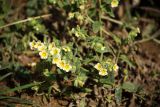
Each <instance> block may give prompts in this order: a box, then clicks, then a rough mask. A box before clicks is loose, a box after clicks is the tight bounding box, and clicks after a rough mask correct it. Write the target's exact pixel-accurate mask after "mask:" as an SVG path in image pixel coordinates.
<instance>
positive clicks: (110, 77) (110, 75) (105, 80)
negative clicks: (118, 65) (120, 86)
mask: <svg viewBox="0 0 160 107" xmlns="http://www.w3.org/2000/svg"><path fill="white" fill-rule="evenodd" d="M100 82H101V83H102V84H108V85H113V84H114V73H113V72H109V73H108V77H107V78H106V77H104V78H101V79H100Z"/></svg>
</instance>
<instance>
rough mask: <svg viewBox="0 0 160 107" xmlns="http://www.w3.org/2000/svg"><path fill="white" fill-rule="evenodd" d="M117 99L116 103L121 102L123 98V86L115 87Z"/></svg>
mask: <svg viewBox="0 0 160 107" xmlns="http://www.w3.org/2000/svg"><path fill="white" fill-rule="evenodd" d="M115 99H116V103H117V104H120V102H121V100H122V88H121V87H117V88H116V89H115Z"/></svg>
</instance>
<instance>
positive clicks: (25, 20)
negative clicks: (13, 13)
mask: <svg viewBox="0 0 160 107" xmlns="http://www.w3.org/2000/svg"><path fill="white" fill-rule="evenodd" d="M51 15H52V14H46V15H41V16H36V17H30V18H27V19H24V20H19V21H16V22H12V23H9V24H6V25H4V26H0V29H3V28H6V27H9V26H12V25H16V24H20V23H24V22H27V21H31V20H36V19H40V18H45V17H50V16H51Z"/></svg>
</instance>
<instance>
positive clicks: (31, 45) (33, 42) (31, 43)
mask: <svg viewBox="0 0 160 107" xmlns="http://www.w3.org/2000/svg"><path fill="white" fill-rule="evenodd" d="M35 44H36V42H35V41H32V42H30V43H29V46H30V48H31V50H33V49H34V47H35Z"/></svg>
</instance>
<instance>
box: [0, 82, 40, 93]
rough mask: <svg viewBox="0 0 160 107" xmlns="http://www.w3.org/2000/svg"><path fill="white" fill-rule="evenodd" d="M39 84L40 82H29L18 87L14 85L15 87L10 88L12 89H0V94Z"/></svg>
mask: <svg viewBox="0 0 160 107" xmlns="http://www.w3.org/2000/svg"><path fill="white" fill-rule="evenodd" d="M39 84H40V83H30V84H26V85H22V86H18V87H15V88H12V89H8V90H1V91H0V95H1V94H7V93H11V92H14V91H18V90H22V89H26V88H30V87H32V86H35V85H39Z"/></svg>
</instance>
